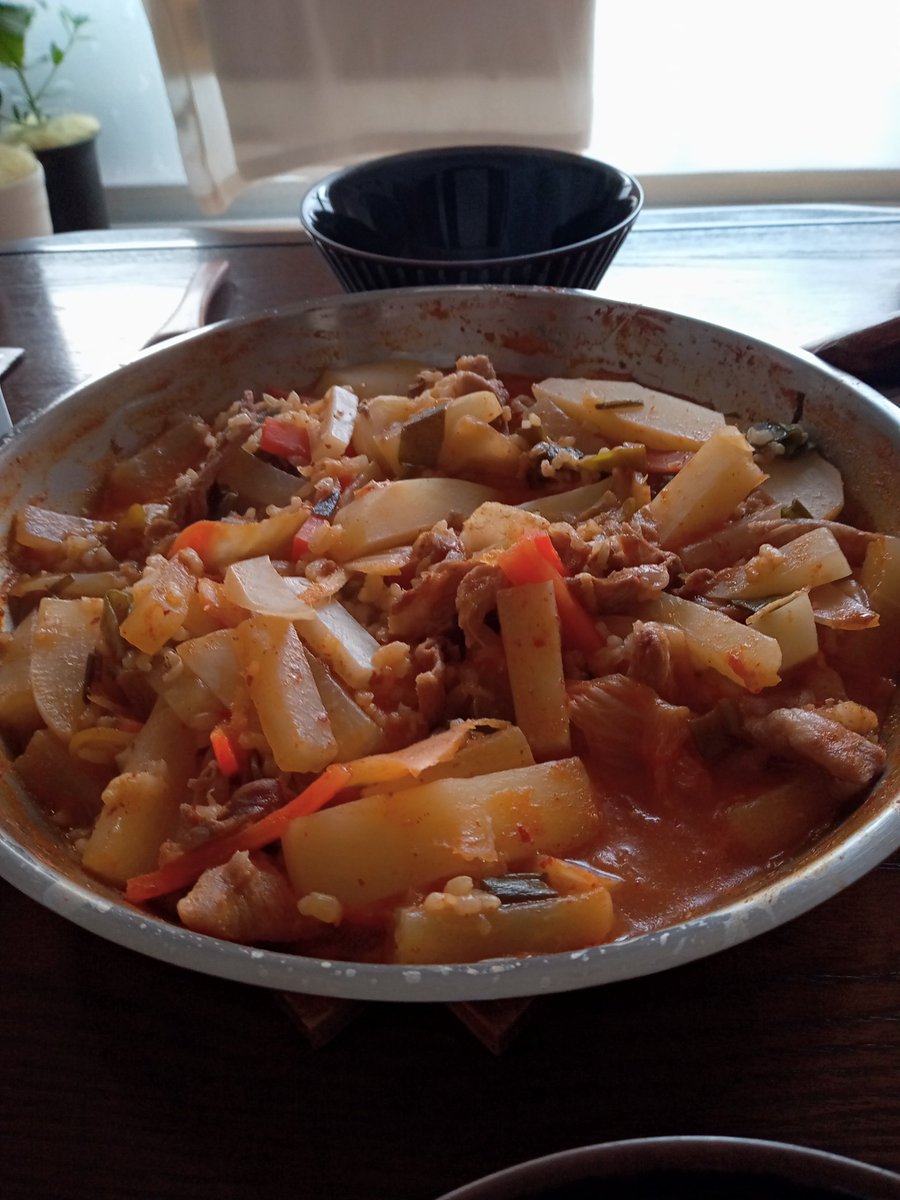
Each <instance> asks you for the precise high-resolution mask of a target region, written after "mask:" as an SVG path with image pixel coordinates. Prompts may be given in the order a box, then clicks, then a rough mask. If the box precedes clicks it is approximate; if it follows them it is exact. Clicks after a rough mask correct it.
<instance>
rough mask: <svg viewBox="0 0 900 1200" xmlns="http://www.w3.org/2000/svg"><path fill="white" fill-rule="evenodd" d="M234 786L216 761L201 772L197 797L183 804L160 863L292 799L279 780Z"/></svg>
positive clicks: (194, 786) (194, 788) (193, 785)
mask: <svg viewBox="0 0 900 1200" xmlns="http://www.w3.org/2000/svg"><path fill="white" fill-rule="evenodd" d="M230 786H231V785H230V783H229V781H228V780H227V779H225V778H224V776H223V775H222V774H221V772H220V771H219V769H218V767H217V766H216V764H215V763H214V762H211V763H209V764H208V765H207V766H206V767H205V768H204V769H203V771H201V773H200V774H199V775H198V776H197V778H196V780H194V781H192V783H191V790H192V791H193V793H194V795H195V796H196V797H197V799H196V800H195V801H194V802H193V803H192V804H182V805H181V808H180V810H179V828H178V830H177V832H176V833H175V834H174V835H173V837H172V838H171V839H170V840H169V841H167V842H165V843H164V844H163V847H162V849H161V850H160V862H166V861H167V860H168V859H170V858H173V857H176V856H177V855H178V854H181V853H182V852H183V851H184V850H187V849H191V848H192V847H194V846H199V845H201V844H202V843H204V842H208V841H209V840H210V839H211V838H217V837H222V836H223V835H224V834H226V833H233V832H234V831H235V830H236V829H240V828H241V827H242V826H243V825H246V824H247V823H248V822H249V821H254V820H258V819H259V818H260V817H264V816H265V815H266V814H267V813H270V812H274V810H275V809H276V808H280V807H281V806H282V804H284V803H285V801H286V800H287V799H288V796H287V794H286V793H285V791H284V789H283V788H282V786H281V784H280V783H279V781H278V780H277V779H251V780H250V781H249V782H248V783H243V784H241V785H240V787H237V788H235V789H234V791H231V790H230Z"/></svg>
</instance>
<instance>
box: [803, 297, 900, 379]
mask: <svg viewBox="0 0 900 1200" xmlns="http://www.w3.org/2000/svg"><path fill="white" fill-rule="evenodd" d="M806 348H807V350H809V351H811V352H812V353H813V354H815V355H816V357H817V358H821V359H822V361H823V362H827V363H829V364H830V365H831V366H832V367H837V368H838V370H840V371H847V372H848V374H850V375H855V376H856V377H857V379H862V380H863V382H865V383H872V384H890V383H900V313H893V314H892V315H891V316H890V317H887V318H885V320H883V321H879V322H878V323H877V324H876V325H867V326H865V327H864V328H862V329H850V330H848V331H847V332H845V333H841V334H837V335H836V336H834V337H830V338H827V339H826V340H825V341H823V342H818V343H816V344H815V345H812V346H807V347H806Z"/></svg>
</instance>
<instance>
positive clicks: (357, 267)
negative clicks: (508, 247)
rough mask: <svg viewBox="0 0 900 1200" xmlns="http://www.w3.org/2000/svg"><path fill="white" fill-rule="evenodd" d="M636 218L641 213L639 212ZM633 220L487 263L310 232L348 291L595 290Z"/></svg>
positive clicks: (315, 243)
mask: <svg viewBox="0 0 900 1200" xmlns="http://www.w3.org/2000/svg"><path fill="white" fill-rule="evenodd" d="M634 217H635V218H636V217H637V213H635V214H634ZM633 223H634V222H633V220H632V221H629V222H628V223H627V224H624V225H622V226H620V227H619V228H617V229H613V230H611V231H610V232H609V233H603V234H599V235H598V236H597V237H595V238H592V239H590V240H589V241H587V242H582V243H581V244H579V245H578V246H572V247H564V248H562V249H560V250H553V251H547V252H545V253H542V254H534V255H531V256H528V257H521V258H513V259H494V260H493V261H487V262H459V263H455V262H454V263H430V262H415V261H413V260H408V259H400V260H392V259H390V258H386V257H381V256H379V255H374V254H366V253H364V252H362V251H358V250H352V249H346V248H339V247H336V246H335V245H334V244H333V243H331V242H326V241H323V240H320V239H319V238H317V237H316V236H315V234H314V233H310V237H311V239H312V241H313V243H314V245H315V246H316V247H317V248H318V249H319V251H320V252H321V253H322V255H323V256H324V258H325V259H326V261H327V262H328V265H329V266H330V267H331V269H332V270H333V271H334V273H335V275H336V276H337V277H338V279H339V280H340V282H341V285H342V287H343V288H344V290H345V291H348V292H373V291H379V290H381V289H383V288H398V287H431V286H456V285H472V284H479V283H493V284H509V285H514V284H528V285H535V286H543V287H562V288H586V289H591V288H595V287H596V286H597V284H598V283H599V282H600V280H601V279H602V278H603V275H604V274H605V273H606V271H607V269H608V268H609V265H610V263H611V262H612V260H613V259H614V258H615V256H616V254H617V252H618V250H619V247H620V246H621V245H622V242H623V241H624V240H625V238H626V237H627V235H628V232H629V230H630V229H631V226H632V224H633Z"/></svg>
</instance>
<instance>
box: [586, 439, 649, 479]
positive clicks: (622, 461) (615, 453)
mask: <svg viewBox="0 0 900 1200" xmlns="http://www.w3.org/2000/svg"><path fill="white" fill-rule="evenodd" d="M578 465H579V469H580V470H582V471H599V472H600V473H601V474H605V473H606V472H608V471H612V470H613V469H614V468H615V467H627V468H629V469H630V470H632V471H640V470H643V468H644V467H645V466H646V465H647V447H646V446H640V445H634V446H610V447H609V449H608V450H598V451H597V453H596V454H587V455H585V457H584V458H582V460H581V462H580V463H579V464H578Z"/></svg>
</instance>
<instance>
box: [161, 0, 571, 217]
mask: <svg viewBox="0 0 900 1200" xmlns="http://www.w3.org/2000/svg"><path fill="white" fill-rule="evenodd" d="M144 5H145V9H146V12H147V16H148V18H149V21H150V26H151V29H152V32H153V37H154V40H155V43H156V48H157V52H158V54H159V59H160V64H161V66H162V70H163V75H164V78H165V81H166V87H167V90H168V94H169V100H170V104H171V107H172V112H173V115H174V117H175V124H176V129H177V131H178V138H179V143H180V146H181V153H182V158H183V159H184V164H185V170H186V172H187V178H188V185H189V187H190V189H191V192H192V193H193V196H194V198H195V200H196V201H197V203H198V205H199V206H200V208H201V210H202V211H203V212H205V213H207V214H212V213H217V212H221V211H223V210H224V209H225V208H227V207H228V205H229V204H230V203H231V202H232V200H233V199H234V198H235V197H236V196H237V195H239V194H240V192H242V191H243V190H244V189H245V188H246V187H247V186H248V184H250V183H251V182H253V181H255V180H258V179H263V178H267V177H270V176H276V175H281V174H284V173H287V172H290V171H294V170H297V169H299V168H303V167H308V166H310V165H312V164H331V163H336V162H345V161H348V160H352V159H353V158H355V157H361V156H365V155H372V154H383V153H388V152H392V151H400V150H408V149H416V148H418V147H422V146H430V145H441V144H443V145H451V144H454V143H457V144H460V143H474V142H511V143H531V144H540V145H551V146H557V147H559V148H564V149H572V150H583V149H585V148H586V147H587V145H588V142H589V139H590V130H591V118H592V94H593V87H592V75H593V14H594V0H553V3H547V0H454V3H445V2H444V0H378V3H374V2H373V0H255V3H253V4H252V5H250V4H248V3H247V2H246V0H144Z"/></svg>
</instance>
